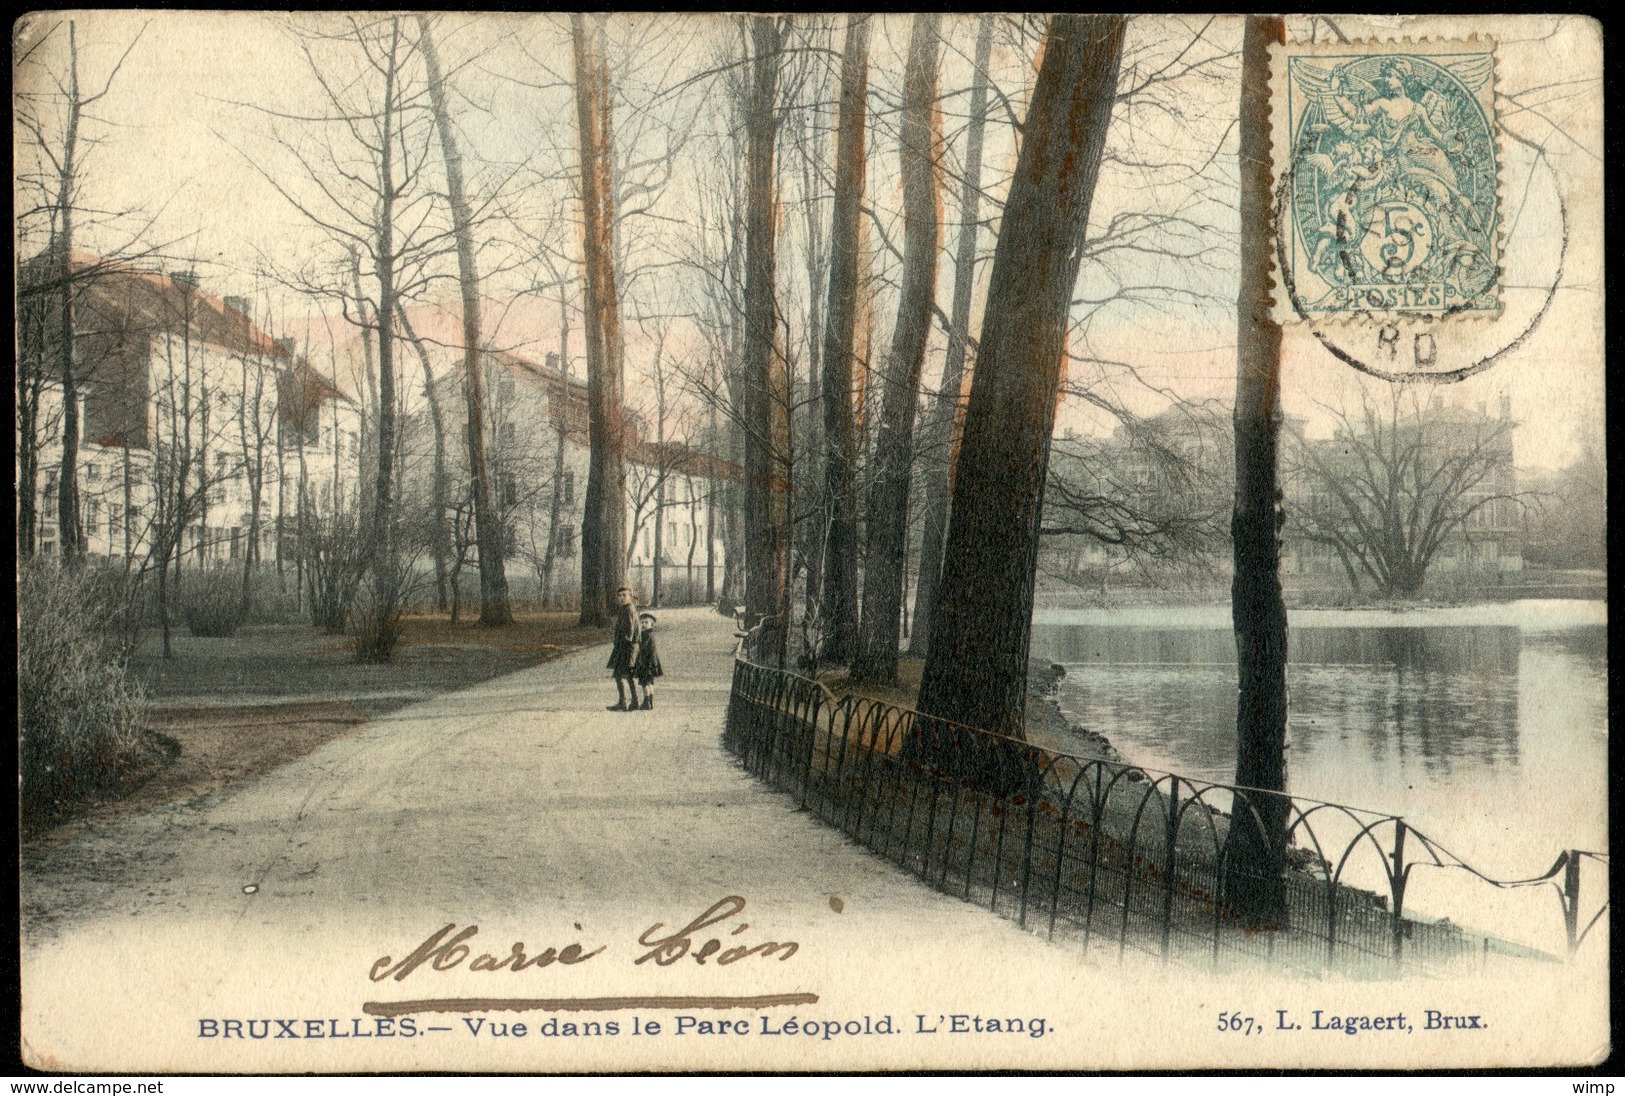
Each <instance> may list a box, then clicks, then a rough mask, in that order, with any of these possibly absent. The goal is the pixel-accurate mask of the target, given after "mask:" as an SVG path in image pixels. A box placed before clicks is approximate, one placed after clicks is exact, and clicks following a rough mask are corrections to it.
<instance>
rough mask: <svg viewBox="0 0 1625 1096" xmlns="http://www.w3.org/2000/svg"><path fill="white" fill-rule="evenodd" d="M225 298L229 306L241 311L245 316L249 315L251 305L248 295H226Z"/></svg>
mask: <svg viewBox="0 0 1625 1096" xmlns="http://www.w3.org/2000/svg"><path fill="white" fill-rule="evenodd" d="M223 299H224V300H225V302H226V307H227V308H232V309H236V310H237V311H238V312H241V313H242V314H243V316H244V317H245V318H246V317H247V316H248V307H249V305H248V298H247V297H226V298H223Z"/></svg>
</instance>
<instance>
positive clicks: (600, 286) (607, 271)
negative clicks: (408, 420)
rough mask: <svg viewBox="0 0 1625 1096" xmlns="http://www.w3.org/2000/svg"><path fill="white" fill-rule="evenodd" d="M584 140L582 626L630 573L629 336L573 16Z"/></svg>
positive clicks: (601, 95)
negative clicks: (625, 359) (625, 371)
mask: <svg viewBox="0 0 1625 1096" xmlns="http://www.w3.org/2000/svg"><path fill="white" fill-rule="evenodd" d="M570 29H571V42H572V45H573V47H574V57H575V100H576V120H577V128H578V130H579V135H580V145H579V148H580V155H581V204H582V224H583V231H582V240H583V243H582V247H583V262H582V272H583V280H584V283H585V288H586V292H585V298H586V324H585V327H586V342H587V405H588V406H587V417H588V433H589V442H588V444H589V449H590V456H589V461H590V463H589V465H588V471H587V492H586V499H585V510H586V513H585V516H584V518H583V521H582V526H581V623H582V624H584V625H602V624H604V623H605V622H607V621H608V619H609V614H610V611H611V606H612V605H613V603H614V600H615V591H616V588H617V587H619V586H620V585H621V576H622V574H623V566H624V564H623V561H622V553H623V552H624V545H625V529H624V525H623V522H624V517H623V502H622V500H623V498H624V495H625V491H626V473H625V468H624V465H623V461H624V452H625V441H624V437H623V435H624V432H625V422H624V419H625V412H624V410H623V408H622V396H621V391H622V384H623V381H622V368H623V366H622V354H623V350H622V332H621V319H620V305H619V297H618V293H617V288H616V280H615V271H614V260H615V238H614V232H615V212H614V208H613V203H614V183H613V176H612V168H611V164H612V162H613V156H614V153H613V146H612V139H611V130H610V94H609V74H608V73H607V71H606V70H605V68H604V62H603V53H602V48H601V43H600V37H601V28H600V29H589V28H588V26H587V21H586V17H585V16H582V15H572V16H571V17H570Z"/></svg>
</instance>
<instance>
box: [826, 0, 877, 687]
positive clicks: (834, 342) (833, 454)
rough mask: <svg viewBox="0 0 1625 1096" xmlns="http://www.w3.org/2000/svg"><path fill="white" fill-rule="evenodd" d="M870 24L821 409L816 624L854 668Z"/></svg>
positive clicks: (853, 41)
mask: <svg viewBox="0 0 1625 1096" xmlns="http://www.w3.org/2000/svg"><path fill="white" fill-rule="evenodd" d="M869 26H870V22H869V17H868V16H867V15H854V16H851V17H849V20H848V22H847V26H846V44H845V47H844V49H843V50H842V54H841V104H840V115H839V119H838V121H837V123H836V127H837V129H836V133H837V136H836V151H835V208H834V213H833V215H832V217H831V226H830V233H829V248H830V263H829V306H828V308H827V309H826V310H825V311H826V317H827V319H826V324H827V326H826V327H825V329H824V353H823V362H822V365H823V384H822V386H821V388H822V392H821V394H822V397H823V403H824V499H823V501H824V505H825V507H826V508H827V510H828V515H827V516H826V517H825V518H824V525H825V529H826V532H825V534H824V551H823V561H824V573H823V598H822V600H821V602H820V604H819V617H820V618H821V621H822V624H823V641H824V648H823V651H822V652H821V654H822V656H823V657H824V658H826V659H829V660H831V661H834V662H840V663H847V662H850V661H851V658H852V655H853V653H854V652H855V651H856V650H857V631H858V627H857V626H858V509H857V459H858V425H857V415H856V407H855V404H854V399H855V395H856V394H855V392H854V391H853V376H852V372H853V368H852V367H853V357H854V351H855V347H854V340H855V333H856V330H857V317H858V277H859V266H860V255H861V253H862V250H863V236H862V232H863V220H862V216H863V184H864V174H865V161H864V138H865V135H866V129H867V124H866V118H867V113H868V111H867V107H868V94H869Z"/></svg>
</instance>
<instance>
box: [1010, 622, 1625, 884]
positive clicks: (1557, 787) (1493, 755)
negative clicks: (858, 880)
mask: <svg viewBox="0 0 1625 1096" xmlns="http://www.w3.org/2000/svg"><path fill="white" fill-rule="evenodd" d="M1606 622H1607V612H1606V605H1605V603H1603V602H1600V601H1533V600H1530V601H1519V602H1511V603H1505V604H1498V605H1481V606H1471V607H1460V608H1437V609H1434V608H1419V609H1411V610H1336V609H1328V610H1295V611H1293V612H1292V613H1291V614H1290V625H1289V626H1290V633H1289V640H1288V649H1289V651H1290V659H1289V665H1288V671H1287V681H1288V688H1289V694H1290V700H1289V703H1290V714H1289V719H1288V724H1289V732H1288V742H1289V745H1288V771H1289V776H1288V781H1289V787H1290V790H1291V791H1292V792H1293V793H1294V794H1295V795H1299V796H1306V797H1310V798H1314V799H1322V800H1330V801H1334V802H1340V803H1346V804H1350V805H1353V806H1358V807H1364V808H1368V809H1371V810H1375V811H1381V812H1384V813H1390V814H1398V815H1403V816H1404V817H1405V818H1406V820H1407V821H1408V822H1409V823H1410V824H1411V825H1412V826H1414V827H1415V828H1417V829H1419V830H1421V831H1422V832H1423V833H1425V834H1427V835H1428V836H1429V837H1430V838H1432V839H1433V840H1435V841H1437V842H1439V843H1441V844H1442V845H1444V846H1445V847H1447V848H1449V849H1450V850H1451V851H1452V852H1454V853H1455V854H1456V855H1458V856H1460V857H1461V858H1462V859H1464V860H1466V861H1468V862H1469V863H1471V864H1473V865H1474V866H1475V867H1477V868H1479V869H1480V870H1482V871H1485V872H1487V873H1488V874H1491V875H1495V876H1497V877H1499V878H1512V877H1521V876H1526V875H1531V874H1539V873H1540V872H1543V871H1544V870H1545V869H1546V868H1547V867H1548V866H1549V865H1550V864H1551V862H1552V860H1553V859H1554V858H1555V856H1556V855H1557V853H1558V852H1559V851H1560V850H1562V849H1566V848H1576V847H1578V848H1586V849H1605V848H1606V847H1607V845H1606V841H1607V837H1606V835H1607V796H1608V784H1607V762H1608V717H1607V623H1606ZM1032 654H1033V658H1034V660H1038V659H1044V660H1047V661H1050V662H1057V663H1060V664H1062V665H1064V666H1065V667H1066V677H1065V679H1064V680H1063V681H1062V683H1061V687H1060V693H1059V697H1058V699H1059V702H1060V705H1061V708H1062V710H1063V711H1064V712H1065V713H1066V714H1067V715H1068V716H1069V717H1070V718H1071V719H1072V721H1073V722H1075V723H1078V724H1081V725H1083V726H1085V727H1088V728H1089V729H1090V730H1093V731H1098V732H1099V733H1101V734H1104V735H1105V736H1106V737H1107V738H1108V739H1110V740H1111V742H1112V743H1113V744H1114V745H1115V746H1116V747H1117V749H1118V750H1119V751H1120V752H1121V753H1122V754H1123V755H1124V756H1125V757H1126V758H1129V759H1130V760H1132V761H1134V762H1135V763H1136V764H1140V765H1145V766H1147V767H1152V768H1158V769H1164V770H1167V771H1172V772H1177V773H1180V774H1182V775H1184V776H1188V777H1193V778H1198V779H1205V780H1212V781H1216V782H1227V781H1229V780H1231V779H1232V778H1233V776H1234V772H1235V747H1236V732H1235V718H1236V700H1235V692H1236V664H1235V645H1234V639H1233V635H1232V632H1231V627H1230V616H1229V609H1228V607H1224V606H1215V607H1203V608H1184V607H1182V608H1169V609H1158V608H1140V607H1137V608H1133V609H1118V610H1052V611H1040V612H1039V613H1037V614H1036V615H1035V617H1034V631H1033V646H1032Z"/></svg>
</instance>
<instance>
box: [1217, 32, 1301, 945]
mask: <svg viewBox="0 0 1625 1096" xmlns="http://www.w3.org/2000/svg"><path fill="white" fill-rule="evenodd" d="M1285 40H1286V34H1285V25H1284V24H1283V22H1282V20H1281V19H1280V18H1279V17H1274V18H1266V17H1260V16H1250V17H1249V18H1248V19H1247V25H1246V30H1245V31H1244V33H1243V37H1242V76H1241V122H1240V161H1241V199H1240V202H1241V208H1240V214H1241V226H1242V232H1241V287H1240V291H1239V292H1238V294H1237V297H1236V321H1237V331H1236V406H1235V412H1234V416H1235V435H1236V500H1235V509H1234V511H1233V512H1232V515H1231V518H1230V536H1231V541H1232V551H1233V553H1234V559H1235V571H1234V577H1233V578H1232V580H1231V584H1230V616H1231V622H1232V624H1233V626H1234V628H1235V632H1236V675H1237V676H1236V783H1237V784H1242V785H1245V786H1247V787H1250V788H1261V789H1264V790H1265V791H1268V792H1285V791H1286V734H1287V702H1286V642H1287V632H1286V624H1287V622H1286V604H1285V602H1284V601H1283V600H1282V597H1281V541H1280V529H1281V500H1280V492H1279V488H1278V485H1277V480H1276V445H1277V442H1278V440H1279V435H1280V426H1281V383H1280V382H1281V329H1280V327H1279V326H1278V325H1277V324H1276V323H1275V321H1274V319H1273V318H1272V317H1271V315H1270V284H1271V282H1270V260H1271V255H1272V252H1271V250H1270V242H1269V233H1267V232H1265V231H1264V228H1265V226H1266V225H1268V224H1269V221H1270V199H1271V196H1270V182H1271V180H1270V112H1269V67H1270V65H1269V45H1270V43H1271V42H1283V41H1285ZM1248 806H1250V807H1251V809H1250V810H1249V809H1247V808H1246V806H1244V805H1243V803H1242V801H1241V797H1240V796H1238V797H1237V802H1236V805H1235V807H1234V810H1233V812H1232V818H1231V823H1230V833H1229V838H1228V852H1229V861H1230V865H1231V869H1230V873H1229V875H1228V886H1227V890H1226V895H1225V897H1226V899H1227V901H1228V902H1229V903H1231V905H1232V907H1233V908H1234V909H1235V910H1236V911H1237V912H1239V913H1240V914H1241V915H1242V916H1243V917H1245V918H1246V919H1247V921H1248V923H1250V924H1252V925H1254V926H1255V927H1277V926H1279V925H1282V924H1284V923H1285V915H1286V891H1285V888H1284V885H1283V881H1282V870H1283V866H1284V858H1285V851H1286V820H1287V815H1288V811H1289V803H1288V800H1287V798H1286V796H1285V795H1263V796H1254V797H1252V798H1251V800H1250V802H1249V804H1248Z"/></svg>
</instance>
